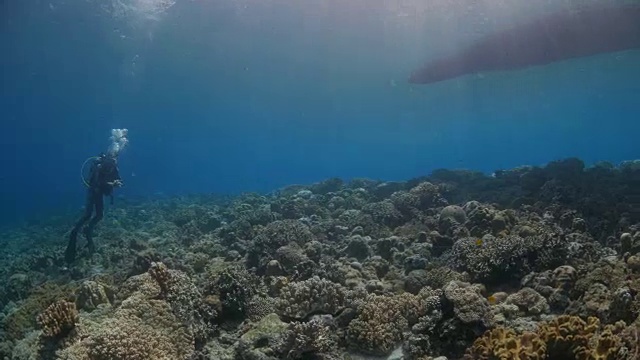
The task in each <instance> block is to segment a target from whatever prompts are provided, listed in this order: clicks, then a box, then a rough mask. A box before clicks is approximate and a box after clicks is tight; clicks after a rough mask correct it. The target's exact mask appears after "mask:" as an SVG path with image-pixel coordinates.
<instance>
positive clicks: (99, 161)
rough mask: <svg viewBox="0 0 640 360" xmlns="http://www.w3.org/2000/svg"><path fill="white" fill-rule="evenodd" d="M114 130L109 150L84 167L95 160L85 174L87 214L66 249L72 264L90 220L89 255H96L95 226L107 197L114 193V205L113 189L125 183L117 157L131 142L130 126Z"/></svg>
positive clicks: (100, 217)
mask: <svg viewBox="0 0 640 360" xmlns="http://www.w3.org/2000/svg"><path fill="white" fill-rule="evenodd" d="M111 133H112V136H111V140H112V143H111V146H110V147H109V150H108V151H107V153H106V154H105V153H102V154H100V156H97V157H91V158H89V159H87V160H86V161H85V163H84V164H83V166H82V169H84V167H85V165H86V164H87V163H88V162H89V161H91V168H90V170H89V176H88V178H85V177H84V174H82V181H83V182H84V184H85V185H86V186H87V197H86V202H85V208H84V213H83V215H82V217H81V218H80V219H79V220H78V221H77V222H76V224H75V226H74V227H73V229H72V230H71V234H70V235H69V244H68V245H67V250H66V252H65V260H66V261H67V263H69V264H70V263H72V262H74V261H75V258H76V251H77V249H76V247H77V240H78V232H79V231H80V229H81V228H82V226H84V225H85V224H86V223H87V221H88V222H89V223H88V224H87V226H85V228H84V230H83V234H84V236H85V238H86V240H87V245H86V247H87V250H88V251H89V254H93V252H94V251H95V244H94V242H93V229H94V228H95V226H96V225H97V224H98V222H99V221H100V220H102V217H103V216H104V197H105V196H110V197H111V203H112V204H113V189H114V188H117V187H121V186H122V185H123V183H122V180H121V179H120V173H119V171H118V163H117V157H118V154H119V152H120V151H121V150H122V149H123V148H124V147H125V146H126V144H127V142H128V140H127V138H126V135H127V129H113V130H112V131H111ZM81 172H82V170H81ZM94 210H95V214H94V215H93V218H92V217H91V215H92V214H93V212H94Z"/></svg>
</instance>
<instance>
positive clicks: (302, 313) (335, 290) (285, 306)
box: [276, 276, 348, 320]
mask: <svg viewBox="0 0 640 360" xmlns="http://www.w3.org/2000/svg"><path fill="white" fill-rule="evenodd" d="M347 294H348V291H347V289H345V288H344V287H342V286H341V285H339V284H336V283H334V282H331V281H329V280H326V279H320V278H319V277H317V276H314V277H312V278H310V279H308V280H305V281H299V282H294V283H290V284H289V285H287V286H285V287H284V288H283V289H282V290H281V292H280V299H279V300H278V302H277V304H276V309H277V310H278V313H279V314H280V315H283V316H285V317H288V318H293V319H300V320H302V319H305V318H306V317H307V316H309V315H310V314H314V313H323V314H336V313H337V312H338V310H340V309H342V308H344V307H345V306H346V304H347Z"/></svg>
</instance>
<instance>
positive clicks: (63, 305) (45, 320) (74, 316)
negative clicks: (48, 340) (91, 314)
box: [38, 300, 79, 337]
mask: <svg viewBox="0 0 640 360" xmlns="http://www.w3.org/2000/svg"><path fill="white" fill-rule="evenodd" d="M78 320H79V317H78V310H76V304H74V303H72V302H69V301H65V300H61V301H57V302H55V303H53V304H51V305H50V306H49V307H48V308H46V309H45V311H44V312H42V313H41V314H40V315H38V324H39V325H40V327H42V335H44V336H46V337H60V336H64V335H65V334H67V333H68V332H69V331H71V330H72V329H73V328H74V327H75V326H76V323H77V322H78Z"/></svg>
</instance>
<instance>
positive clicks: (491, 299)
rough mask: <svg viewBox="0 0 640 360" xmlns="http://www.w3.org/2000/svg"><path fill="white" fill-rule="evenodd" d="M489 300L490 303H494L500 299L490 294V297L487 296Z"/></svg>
mask: <svg viewBox="0 0 640 360" xmlns="http://www.w3.org/2000/svg"><path fill="white" fill-rule="evenodd" d="M487 301H488V302H489V304H490V305H494V304H495V303H496V302H497V301H498V299H496V297H495V296H493V295H489V297H487Z"/></svg>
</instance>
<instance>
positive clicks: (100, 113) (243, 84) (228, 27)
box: [0, 0, 640, 224]
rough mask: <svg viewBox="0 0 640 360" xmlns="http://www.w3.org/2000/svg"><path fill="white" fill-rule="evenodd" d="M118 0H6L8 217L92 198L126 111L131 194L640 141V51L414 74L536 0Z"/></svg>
mask: <svg viewBox="0 0 640 360" xmlns="http://www.w3.org/2000/svg"><path fill="white" fill-rule="evenodd" d="M123 1H124V0H123ZM123 1H114V2H112V3H110V2H108V1H106V0H105V1H97V0H96V1H62V0H57V1H55V0H54V1H49V2H47V1H36V0H5V1H2V2H1V5H0V6H1V7H2V8H1V11H0V16H1V24H0V26H1V33H0V44H1V52H0V54H1V55H0V62H1V69H2V96H1V98H0V116H1V119H2V136H1V137H0V169H2V170H1V173H0V204H1V205H0V206H1V208H0V215H1V219H0V223H2V224H10V223H13V222H15V221H18V220H23V219H25V218H30V217H34V216H41V214H44V213H51V212H55V211H61V210H68V209H72V210H73V209H80V207H81V206H82V201H83V192H84V189H83V186H82V185H81V182H80V175H79V172H80V165H81V164H82V162H83V161H84V160H85V158H87V157H89V156H92V155H95V154H97V153H99V152H101V151H104V150H106V148H107V146H108V144H109V141H108V137H109V133H110V129H111V128H115V127H126V128H128V129H129V131H130V135H129V138H130V146H129V147H128V148H127V149H126V150H125V151H124V153H123V154H122V155H121V157H120V168H121V172H122V176H123V180H124V182H125V184H126V186H125V187H124V188H123V189H121V190H119V191H118V193H119V194H120V195H122V196H127V197H136V196H148V195H152V196H153V195H156V194H180V193H198V192H217V193H237V192H242V191H269V190H273V189H275V188H277V187H280V186H284V185H287V184H292V183H309V182H314V181H319V180H322V179H325V178H327V177H332V176H339V177H343V178H352V177H370V178H378V179H386V180H396V179H406V178H409V177H413V176H419V175H425V174H428V173H429V172H430V171H432V170H433V169H435V168H442V167H448V168H463V167H464V168H471V169H476V170H481V171H486V172H491V171H493V170H496V169H499V168H507V167H513V166H518V165H522V164H533V165H537V164H544V163H546V162H548V161H551V160H554V159H558V158H563V157H569V156H578V157H580V158H582V159H584V160H585V161H586V162H588V163H592V162H595V161H599V160H608V161H611V162H614V163H615V162H620V161H622V160H626V159H634V158H638V157H639V156H638V155H639V150H640V145H639V144H638V134H640V121H638V119H639V115H638V114H639V113H640V65H638V64H640V51H630V52H625V53H617V54H608V55H602V56H598V57H593V58H588V59H580V60H575V61H569V62H565V63H559V64H554V65H550V66H545V67H540V68H532V69H527V70H524V71H518V72H510V73H499V74H483V75H482V76H470V77H465V78H462V79H457V80H452V81H447V82H443V83H439V84H434V85H429V86H415V85H410V84H407V82H406V78H407V76H408V74H409V73H410V71H411V70H412V69H413V68H415V67H417V66H419V65H420V64H421V63H422V62H423V61H424V60H426V59H428V58H429V57H431V56H437V55H438V54H441V53H445V52H447V51H450V50H452V49H455V48H456V47H459V46H462V45H463V44H464V43H468V42H469V41H472V40H473V39H474V38H475V37H477V36H479V35H481V34H484V33H486V32H488V31H490V30H491V28H492V27H501V26H506V25H508V24H509V23H510V22H517V21H521V20H522V19H523V18H525V17H526V16H532V15H534V14H535V13H538V12H542V11H550V10H552V9H550V8H551V6H549V5H548V4H543V3H542V2H535V3H536V4H532V3H531V2H524V1H521V2H517V1H514V2H513V3H512V4H510V5H504V4H502V3H501V2H498V1H492V0H486V1H482V2H477V3H476V4H478V5H476V6H475V7H473V8H472V7H469V5H467V4H468V2H464V1H457V2H456V1H453V2H452V1H432V2H424V1H409V0H406V1H382V0H369V1H364V0H357V1H356V0H354V1H350V2H348V3H349V4H348V5H345V4H344V1H337V0H324V1H317V2H296V1H292V0H290V1H287V0H280V1H276V0H272V1H267V0H265V1H257V0H244V1H242V0H235V1H231V0H209V1H204V0H202V1H198V0H193V1H191V0H183V1H180V0H178V2H177V3H176V4H175V5H174V6H172V7H170V8H168V9H166V11H164V12H162V13H160V12H158V13H157V14H155V15H154V14H153V11H152V10H153V9H154V7H153V6H154V4H155V5H158V4H160V3H161V2H158V1H154V0H128V1H127V2H126V4H128V5H129V8H125V7H123V6H122V4H125V2H123ZM300 3H304V4H300ZM423 3H428V4H423ZM551 3H553V2H551ZM295 4H298V5H295ZM420 4H422V5H420ZM127 9H128V10H127Z"/></svg>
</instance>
